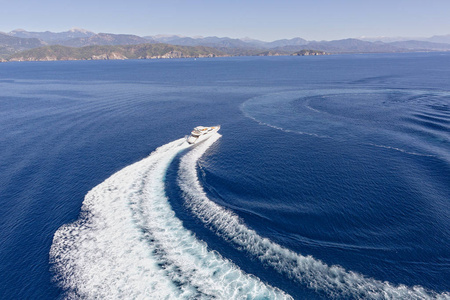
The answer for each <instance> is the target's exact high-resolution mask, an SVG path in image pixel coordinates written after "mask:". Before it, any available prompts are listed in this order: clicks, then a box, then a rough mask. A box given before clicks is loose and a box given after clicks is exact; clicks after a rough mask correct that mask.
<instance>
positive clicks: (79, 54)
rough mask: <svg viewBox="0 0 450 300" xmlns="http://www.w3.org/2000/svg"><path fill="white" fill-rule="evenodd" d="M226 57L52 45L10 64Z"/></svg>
mask: <svg viewBox="0 0 450 300" xmlns="http://www.w3.org/2000/svg"><path fill="white" fill-rule="evenodd" d="M215 56H226V54H225V53H223V52H221V51H219V50H217V49H214V48H208V47H203V46H198V47H189V46H174V45H168V44H140V45H117V46H86V47H80V48H75V47H66V46H60V45H52V46H46V47H41V48H37V49H32V50H27V51H23V52H20V53H16V54H14V55H12V56H11V57H10V58H9V61H54V60H104V59H153V58H185V57H215Z"/></svg>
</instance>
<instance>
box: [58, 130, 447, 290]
mask: <svg viewBox="0 0 450 300" xmlns="http://www.w3.org/2000/svg"><path fill="white" fill-rule="evenodd" d="M219 138H220V135H219V134H218V133H215V134H214V135H212V136H211V137H210V138H209V139H208V140H205V141H203V142H202V143H199V144H196V145H195V146H191V145H189V144H188V143H187V142H186V141H185V139H179V140H176V141H173V142H171V143H168V144H166V145H164V146H162V147H160V148H158V149H156V150H155V151H154V152H153V153H151V154H150V156H148V157H147V158H145V159H143V160H141V161H139V162H137V163H134V164H132V165H130V166H128V167H126V168H124V169H122V170H120V171H119V172H117V173H115V174H114V175H112V176H111V177H110V178H108V179H107V180H105V181H104V182H103V183H101V184H99V185H98V186H96V187H95V188H93V189H92V190H91V191H90V192H89V193H88V194H87V195H86V197H85V200H84V202H83V206H82V212H81V214H80V217H79V219H78V220H77V221H75V222H74V223H71V224H67V225H64V226H62V227H61V228H59V229H58V230H57V232H56V233H55V235H54V239H53V244H52V246H51V249H50V262H51V264H52V266H53V270H54V273H55V280H56V281H57V283H58V284H59V285H60V286H61V287H62V288H63V289H64V291H65V297H66V298H68V299H74V298H77V299H78V298H83V299H84V298H87V299H94V298H100V299H150V298H151V299H161V298H164V299H211V298H218V299H243V298H245V299H291V298H292V297H290V296H289V295H288V294H286V293H285V292H283V291H281V290H279V289H278V288H274V287H272V286H270V285H268V284H266V283H263V282H262V281H261V280H260V279H259V278H257V277H255V276H253V275H249V274H246V273H245V272H243V271H242V270H241V269H240V268H239V267H238V266H236V265H235V264H234V263H233V262H231V261H229V260H228V259H225V258H224V257H222V255H221V254H220V253H218V252H216V251H211V250H210V249H209V248H208V246H207V244H206V243H205V242H203V241H200V240H199V239H197V238H196V236H195V234H194V233H193V232H191V231H189V230H187V229H186V228H184V227H183V224H182V222H181V221H180V220H179V219H178V218H177V217H176V216H175V213H174V211H173V210H172V208H171V206H170V203H169V201H168V198H167V196H166V193H165V182H164V181H165V175H166V171H167V168H168V167H169V165H170V164H171V162H172V161H173V159H174V158H175V157H176V156H177V154H179V153H180V152H182V151H184V150H187V149H188V148H191V149H190V150H189V151H188V152H187V153H186V154H185V155H184V156H183V157H182V159H181V162H180V167H179V171H178V179H177V182H178V184H179V186H180V188H181V190H182V192H183V198H184V200H185V201H186V202H185V206H186V207H187V209H189V210H190V211H191V212H192V213H193V215H194V216H196V217H197V218H198V219H199V220H201V221H202V222H203V223H204V224H205V225H206V226H207V227H208V228H210V229H211V230H212V231H213V232H214V233H215V234H217V235H218V236H220V237H221V238H223V239H224V240H226V241H227V242H229V243H230V244H231V245H233V246H234V247H235V248H236V249H238V250H240V251H242V252H245V253H246V254H247V255H250V256H251V257H253V258H255V259H256V260H259V261H260V262H261V263H262V264H263V265H265V266H267V267H269V268H272V269H273V270H275V271H276V272H278V273H280V274H282V275H283V276H286V277H287V278H290V279H293V280H294V281H296V282H298V284H299V286H303V287H307V288H310V289H312V290H314V291H318V292H319V294H325V295H327V296H328V297H337V298H339V297H344V298H346V297H350V298H373V299H380V298H387V299H392V298H398V299H400V298H402V299H405V298H407V299H429V298H433V297H436V298H447V299H450V295H449V294H439V295H438V294H435V293H433V292H430V291H427V290H425V289H424V288H422V287H419V286H418V287H407V286H404V285H400V286H394V285H392V284H390V283H387V282H381V281H378V280H375V279H371V278H367V277H365V276H363V275H361V274H358V273H355V272H352V271H347V270H344V269H343V268H342V267H340V266H329V265H327V264H325V263H323V262H321V261H320V260H318V259H315V258H313V257H311V256H303V255H301V254H298V253H295V252H293V251H291V250H289V249H286V248H284V247H282V246H280V245H278V244H276V243H274V242H272V241H271V240H269V239H267V238H264V237H262V236H260V235H259V234H258V233H257V232H255V231H254V230H252V229H249V228H248V227H247V226H246V225H245V224H244V222H242V220H240V219H239V218H238V217H237V216H236V215H235V214H233V213H232V212H230V211H228V210H226V209H224V208H223V207H221V206H219V205H217V204H215V203H214V202H213V201H211V200H210V199H209V198H208V196H207V195H206V194H205V192H204V190H203V188H202V186H201V184H200V182H199V178H198V175H197V169H196V167H197V162H198V160H199V159H200V157H201V156H202V155H203V154H204V153H205V152H206V151H207V149H208V148H209V147H210V146H211V145H212V144H213V143H214V142H216V141H217V140H218V139H219Z"/></svg>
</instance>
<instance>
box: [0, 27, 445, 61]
mask: <svg viewBox="0 0 450 300" xmlns="http://www.w3.org/2000/svg"><path fill="white" fill-rule="evenodd" d="M161 43H163V44H169V45H173V46H189V47H209V48H214V49H216V50H217V51H219V52H218V53H223V54H224V55H264V53H269V54H267V55H289V54H293V53H298V52H299V51H301V50H305V49H308V50H318V51H326V52H329V53H381V52H412V51H450V35H441V36H433V37H430V38H417V39H409V38H403V37H398V38H385V37H375V38H368V37H361V38H358V39H355V38H349V39H342V40H334V41H308V40H305V39H303V38H300V37H297V38H293V39H280V40H276V41H272V42H265V41H260V40H256V39H251V38H242V39H236V38H229V37H215V36H212V37H185V36H180V35H155V36H143V37H140V36H137V35H131V34H112V33H94V32H92V31H89V30H84V29H77V28H74V29H71V30H68V31H65V32H50V31H45V32H29V31H26V30H23V29H16V30H13V31H11V32H8V33H2V32H0V58H2V59H7V58H8V57H10V56H11V55H13V54H16V53H18V52H21V51H24V50H30V49H35V48H39V47H44V46H47V47H48V46H52V45H60V46H65V47H75V48H80V47H86V46H117V45H139V44H161ZM53 49H57V48H53ZM58 49H59V48H58ZM202 51H203V50H202ZM202 53H203V52H202ZM211 54H214V55H215V54H217V53H211Z"/></svg>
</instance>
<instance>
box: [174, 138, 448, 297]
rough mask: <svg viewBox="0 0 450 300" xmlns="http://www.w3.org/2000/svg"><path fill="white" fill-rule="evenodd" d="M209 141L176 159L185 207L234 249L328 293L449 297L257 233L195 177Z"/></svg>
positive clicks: (335, 295) (310, 286)
mask: <svg viewBox="0 0 450 300" xmlns="http://www.w3.org/2000/svg"><path fill="white" fill-rule="evenodd" d="M214 141H215V139H214V138H211V139H209V140H207V141H205V143H203V144H202V145H199V146H198V147H196V148H195V149H192V150H191V151H190V152H189V153H187V154H186V155H185V156H184V157H183V158H182V159H181V164H180V169H179V173H178V184H179V186H180V187H181V189H182V191H183V196H184V198H185V205H186V207H188V208H189V209H190V210H191V211H192V213H193V214H194V215H195V216H197V217H198V218H199V219H200V220H201V221H202V222H203V223H204V224H205V225H206V226H207V227H208V228H210V229H211V230H213V231H214V232H215V234H217V235H219V236H220V237H222V238H223V239H225V240H226V241H228V242H229V243H231V244H232V245H233V246H234V247H235V248H236V249H238V250H240V251H243V252H246V253H247V254H249V255H250V256H252V257H254V258H256V259H258V260H259V261H260V262H261V263H263V264H264V265H266V266H268V267H271V268H273V269H274V270H275V271H277V272H279V273H280V274H283V275H285V276H286V277H288V278H292V279H294V280H295V281H297V282H298V283H300V284H302V285H304V286H306V287H308V288H310V289H313V290H316V291H319V292H323V293H325V294H326V295H328V296H329V297H333V298H340V297H343V298H347V297H350V298H356V299H361V298H363V299H368V298H369V299H431V298H442V299H444V298H445V299H450V294H448V293H444V294H439V295H438V294H436V293H434V292H432V291H427V290H425V289H424V288H423V287H420V286H414V287H407V286H405V285H399V286H394V285H392V284H390V283H388V282H382V281H379V280H375V279H372V278H367V277H365V276H364V275H361V274H358V273H356V272H352V271H347V270H345V269H344V268H342V267H340V266H329V265H327V264H325V263H323V262H322V261H320V260H318V259H315V258H313V257H312V256H304V255H301V254H298V253H295V252H293V251H291V250H289V249H286V248H284V247H282V246H280V245H278V244H276V243H274V242H272V241H271V240H270V239H267V238H264V237H262V236H260V235H258V233H257V232H255V231H254V230H252V229H250V228H248V227H247V226H246V225H245V224H244V223H243V222H242V221H241V220H240V218H239V217H238V216H237V215H235V214H234V213H232V212H231V211H229V210H227V209H225V208H223V207H221V206H219V205H217V204H216V203H214V202H213V201H211V200H210V199H209V198H208V196H207V195H206V193H205V192H204V190H203V188H202V186H201V184H200V182H199V179H198V175H197V170H196V165H197V161H198V160H199V158H200V157H201V156H202V155H203V154H204V153H205V151H206V150H207V149H208V147H209V146H210V145H211V144H212V143H214Z"/></svg>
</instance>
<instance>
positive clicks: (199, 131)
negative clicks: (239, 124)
mask: <svg viewBox="0 0 450 300" xmlns="http://www.w3.org/2000/svg"><path fill="white" fill-rule="evenodd" d="M219 129H220V125H217V126H211V127H205V126H197V127H195V128H194V130H192V132H191V135H190V136H188V137H187V139H186V141H187V142H188V143H189V144H195V143H198V142H200V141H203V140H206V139H207V138H209V137H210V136H211V135H213V133H215V132H217V131H219Z"/></svg>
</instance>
